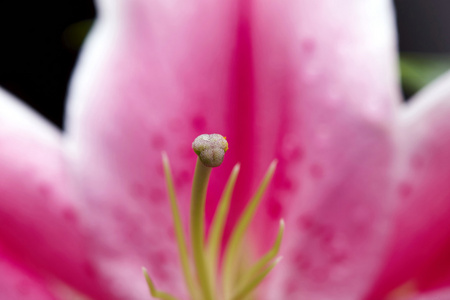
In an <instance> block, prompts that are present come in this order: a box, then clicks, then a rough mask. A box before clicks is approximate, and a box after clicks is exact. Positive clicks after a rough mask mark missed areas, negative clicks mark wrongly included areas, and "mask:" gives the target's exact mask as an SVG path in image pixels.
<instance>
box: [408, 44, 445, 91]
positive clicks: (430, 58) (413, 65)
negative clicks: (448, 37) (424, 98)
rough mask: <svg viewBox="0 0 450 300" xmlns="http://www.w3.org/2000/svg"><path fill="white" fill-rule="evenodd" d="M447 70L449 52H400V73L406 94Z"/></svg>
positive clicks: (418, 88) (416, 89)
mask: <svg viewBox="0 0 450 300" xmlns="http://www.w3.org/2000/svg"><path fill="white" fill-rule="evenodd" d="M448 70H450V54H449V55H445V54H424V53H401V54H400V73H401V79H402V86H403V90H404V91H405V93H406V94H409V95H412V94H414V93H416V92H417V91H418V90H420V89H421V88H423V87H424V86H425V85H427V84H428V83H430V82H431V81H433V80H434V79H436V78H437V77H439V75H441V74H443V73H444V72H446V71H448Z"/></svg>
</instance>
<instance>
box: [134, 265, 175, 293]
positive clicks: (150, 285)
mask: <svg viewBox="0 0 450 300" xmlns="http://www.w3.org/2000/svg"><path fill="white" fill-rule="evenodd" d="M142 273H144V277H145V280H146V281H147V285H148V288H149V289H150V294H151V295H152V297H153V298H156V299H161V300H177V298H175V297H174V296H172V295H171V294H168V293H164V292H160V291H158V290H157V289H156V287H155V284H154V283H153V281H152V280H151V279H150V276H149V275H148V272H147V269H146V268H142Z"/></svg>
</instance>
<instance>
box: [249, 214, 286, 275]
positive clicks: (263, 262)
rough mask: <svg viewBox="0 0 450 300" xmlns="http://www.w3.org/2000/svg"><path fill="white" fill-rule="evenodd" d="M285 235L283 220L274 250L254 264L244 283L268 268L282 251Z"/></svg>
mask: <svg viewBox="0 0 450 300" xmlns="http://www.w3.org/2000/svg"><path fill="white" fill-rule="evenodd" d="M283 233H284V220H283V219H281V220H280V229H279V230H278V234H277V237H276V239H275V243H274V244H273V246H272V248H271V249H270V250H269V251H268V252H267V253H266V254H265V255H264V256H263V257H262V258H261V259H260V260H259V261H258V262H257V263H256V264H254V265H253V266H252V267H251V268H250V270H248V271H247V272H246V274H245V275H244V276H243V278H244V279H243V281H248V280H249V279H251V278H254V277H255V276H256V275H257V274H260V273H261V272H262V271H263V270H264V269H265V268H266V266H267V264H268V263H269V262H270V261H271V260H272V259H274V258H275V257H276V256H277V254H278V251H280V246H281V241H282V240H283Z"/></svg>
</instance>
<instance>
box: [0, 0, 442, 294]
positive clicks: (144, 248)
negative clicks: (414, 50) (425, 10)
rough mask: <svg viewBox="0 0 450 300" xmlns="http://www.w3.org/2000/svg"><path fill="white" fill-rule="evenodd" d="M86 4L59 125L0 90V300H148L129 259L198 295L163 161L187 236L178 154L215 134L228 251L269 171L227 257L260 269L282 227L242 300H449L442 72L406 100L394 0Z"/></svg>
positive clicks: (167, 286)
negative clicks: (240, 242)
mask: <svg viewBox="0 0 450 300" xmlns="http://www.w3.org/2000/svg"><path fill="white" fill-rule="evenodd" d="M97 6H98V19H97V21H96V23H95V26H94V28H93V30H92V32H91V33H90V35H89V37H88V39H87V41H86V43H85V46H84V49H83V51H82V54H81V57H80V59H79V62H78V64H77V66H76V70H75V74H74V76H73V78H72V82H71V86H70V91H69V94H68V109H67V114H66V119H65V128H64V131H62V132H61V131H59V130H58V129H56V128H55V127H54V126H53V125H51V124H49V123H48V122H47V121H46V120H44V119H43V118H42V117H40V116H39V115H37V114H36V113H35V112H33V111H31V110H30V109H29V108H27V107H25V106H24V105H22V104H20V102H19V101H18V100H17V99H15V98H14V97H13V96H12V95H10V94H9V93H7V92H6V91H1V92H0V166H1V168H0V222H1V226H0V245H1V246H0V256H1V257H2V260H1V263H0V274H1V275H0V294H1V296H2V298H4V297H6V298H7V299H11V300H15V299H27V297H28V298H29V299H37V300H41V299H42V300H46V299H71V298H70V297H75V296H70V297H69V296H68V294H69V293H70V294H71V295H74V294H73V293H76V294H78V295H84V296H86V297H88V298H90V299H111V300H119V299H139V300H141V299H150V298H151V296H150V295H149V291H148V286H147V284H146V281H145V279H144V276H143V275H142V273H141V267H143V266H145V267H146V268H147V270H148V275H149V277H147V278H151V281H152V283H153V284H154V285H155V286H156V288H157V289H158V290H160V291H164V292H167V293H170V294H171V295H173V297H176V299H189V298H192V297H190V296H189V288H188V287H187V286H186V285H185V281H184V280H185V277H184V275H183V268H182V261H180V256H179V252H178V243H177V238H176V235H175V233H174V232H175V229H176V228H175V227H176V226H175V227H174V225H173V224H174V223H173V222H174V219H173V216H172V211H171V206H170V203H169V200H168V194H167V191H166V181H165V173H164V171H163V170H164V169H163V164H162V162H161V153H162V152H166V153H167V156H168V157H169V158H170V164H171V166H172V169H173V186H174V190H176V195H177V199H178V205H179V212H180V218H179V220H180V222H181V224H182V228H183V230H182V231H184V232H185V234H187V233H188V230H189V229H188V228H189V226H188V222H189V221H191V222H192V219H189V216H188V215H189V205H190V194H191V183H192V178H193V174H194V166H195V159H196V158H195V154H194V153H193V152H192V149H190V144H191V143H192V140H193V139H194V138H195V137H196V136H198V135H200V134H204V133H214V132H217V133H221V134H223V135H225V136H227V140H228V141H229V142H230V150H229V151H228V152H227V157H226V159H225V161H224V163H223V165H222V166H221V167H219V168H217V169H214V170H213V171H212V175H211V182H210V184H209V188H208V194H207V200H206V204H205V207H204V210H203V211H202V213H203V214H204V215H205V220H204V222H205V228H204V229H205V230H206V231H208V230H209V228H210V226H212V225H211V224H212V222H213V221H212V220H213V215H214V212H215V209H216V206H217V204H218V199H220V197H221V193H222V190H223V188H224V186H225V183H226V182H227V179H228V177H229V174H230V172H232V169H233V166H234V165H235V164H236V163H238V162H240V163H241V165H240V166H241V170H240V174H239V177H238V178H237V180H236V187H235V190H234V194H233V197H232V200H231V203H230V208H229V212H228V220H227V224H226V225H225V227H224V228H225V229H224V230H225V234H224V236H223V238H222V240H221V242H222V245H223V246H224V245H226V244H227V241H230V240H231V239H232V235H233V232H234V230H235V228H236V227H235V225H236V224H238V223H239V220H240V219H239V218H240V216H241V213H242V212H243V211H244V209H245V207H246V205H247V203H248V201H249V199H251V195H252V194H253V193H254V192H255V191H257V186H258V184H259V181H260V180H261V179H262V178H263V176H264V174H265V170H266V168H267V167H268V166H269V165H270V163H271V162H272V160H273V159H277V160H278V167H277V170H276V172H275V173H274V177H273V182H272V183H271V184H270V185H269V186H268V189H267V191H266V192H265V194H264V197H263V198H262V200H261V201H262V202H261V203H260V205H259V208H258V211H257V212H256V215H255V218H254V220H253V223H252V225H250V228H249V232H248V234H247V235H246V237H245V246H246V248H242V249H240V250H239V251H238V252H239V256H237V257H238V258H236V259H235V260H234V261H232V263H233V264H234V265H235V264H237V263H239V265H242V266H247V265H248V264H251V263H253V262H255V261H257V260H258V259H259V258H260V257H263V255H264V254H265V253H267V251H270V249H272V248H271V247H273V243H274V241H275V244H276V243H277V241H276V239H277V236H279V230H280V219H283V220H284V223H285V228H284V234H283V242H282V245H281V248H280V249H279V251H278V252H277V253H278V254H279V255H282V256H283V261H281V262H280V263H279V264H277V265H276V266H275V267H274V268H273V270H272V271H271V272H270V274H269V275H268V277H267V278H265V279H264V280H263V281H262V283H261V284H260V285H259V286H258V287H257V288H256V289H255V290H254V291H252V292H251V295H250V297H251V298H250V299H255V300H275V299H289V300H297V299H300V300H301V299H308V300H323V299H333V300H340V299H342V300H351V299H414V297H417V299H420V300H427V299H428V300H429V299H439V300H445V299H450V292H449V288H448V285H449V283H450V272H449V270H450V268H449V267H450V260H449V257H450V256H449V255H448V253H449V252H450V242H449V241H450V226H449V215H450V185H449V184H448V182H449V178H450V123H449V117H448V115H449V114H450V88H449V87H450V75H445V76H444V77H443V78H441V79H439V80H438V81H437V82H436V83H433V84H432V85H431V86H430V87H427V88H426V89H425V90H424V91H423V92H420V93H419V94H418V95H416V96H415V97H414V99H412V100H411V101H410V102H408V104H404V103H403V102H402V97H401V93H400V91H399V84H398V74H397V67H396V66H397V54H396V36H395V29H394V18H393V9H392V3H391V2H390V1H388V0H366V1H354V0H340V1H337V0H315V1H306V0H296V1H294V0H281V1H270V0H254V1H248V0H228V1H206V0H191V1H186V0H184V1H179V0H152V1H151V0H126V1H125V0H113V1H111V0H98V1H97ZM167 165H168V164H166V166H167ZM166 174H167V173H166ZM169 191H170V189H169ZM202 209H203V208H202ZM195 221H198V222H203V221H202V220H201V219H199V218H197V219H195V218H194V222H195ZM202 234H203V232H202V231H200V235H199V232H197V237H198V238H199V239H202V238H204V237H202ZM191 246H194V245H191ZM220 257H221V256H220V255H219V258H218V259H219V260H220V259H221V258H220ZM226 267H227V265H224V266H218V268H226ZM216 271H217V273H219V270H216ZM208 274H212V275H211V276H206V277H205V278H207V279H206V281H208V280H210V281H214V280H215V279H216V277H215V276H216V275H215V273H208ZM197 279H198V278H193V281H194V282H196V280H197ZM237 281H239V278H234V281H233V282H237ZM196 284H197V283H196ZM202 287H203V286H202ZM445 287H447V288H445ZM428 292H429V293H428ZM191 295H192V293H191ZM220 297H221V296H217V299H220ZM6 298H5V299H6ZM74 299H76V298H74ZM201 299H203V298H201ZM205 299H208V298H205ZM191 300H192V299H191ZM195 300H197V299H195Z"/></svg>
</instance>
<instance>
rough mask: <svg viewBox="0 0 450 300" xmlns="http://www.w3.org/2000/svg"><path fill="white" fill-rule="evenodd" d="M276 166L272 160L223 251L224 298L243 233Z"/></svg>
mask: <svg viewBox="0 0 450 300" xmlns="http://www.w3.org/2000/svg"><path fill="white" fill-rule="evenodd" d="M276 165H277V161H276V160H274V161H273V162H272V163H271V164H270V166H269V168H268V170H267V172H266V175H265V176H264V179H263V180H262V182H261V184H260V186H259V187H258V189H257V191H256V193H255V195H254V196H253V198H252V199H251V200H250V202H249V203H248V205H247V206H246V208H245V210H244V212H243V213H242V215H241V217H240V218H239V220H238V223H237V224H236V227H235V229H234V230H233V233H232V235H231V237H230V240H229V241H228V245H227V247H226V250H225V257H224V264H223V290H224V293H225V296H227V293H229V292H230V291H231V286H232V285H233V282H232V279H233V278H234V277H235V276H234V271H235V270H236V263H237V254H238V250H239V245H240V244H241V242H242V239H243V237H244V235H245V232H246V231H247V228H248V225H249V224H250V221H251V220H252V218H253V216H254V214H255V211H256V208H257V207H258V205H259V202H260V201H261V198H262V196H263V195H264V192H265V190H266V188H267V185H268V184H269V182H270V180H271V179H272V176H273V173H274V172H275V168H276ZM225 299H227V297H225Z"/></svg>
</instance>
